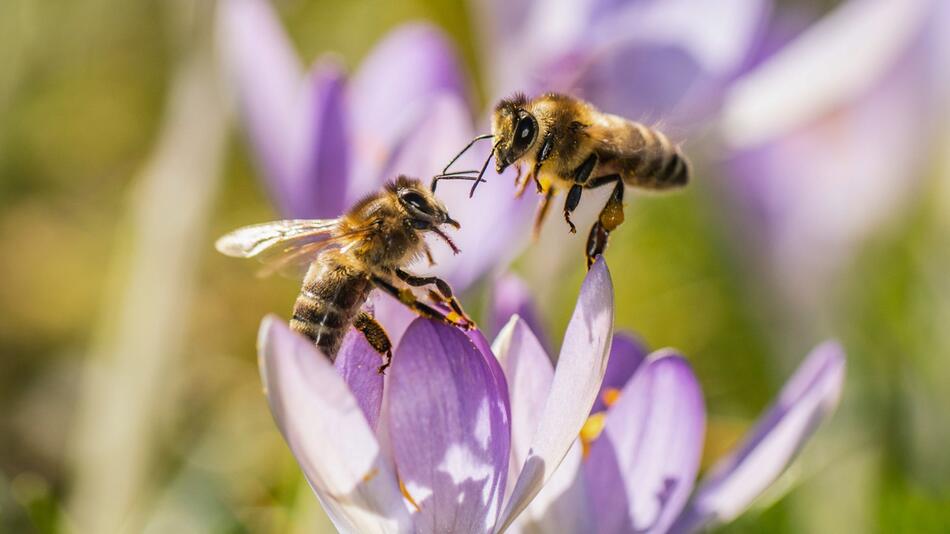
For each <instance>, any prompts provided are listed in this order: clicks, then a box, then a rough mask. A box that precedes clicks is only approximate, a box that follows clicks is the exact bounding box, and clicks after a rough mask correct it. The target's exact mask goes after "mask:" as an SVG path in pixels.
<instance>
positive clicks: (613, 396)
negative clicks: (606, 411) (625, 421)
mask: <svg viewBox="0 0 950 534" xmlns="http://www.w3.org/2000/svg"><path fill="white" fill-rule="evenodd" d="M600 398H601V399H603V401H604V404H605V405H606V406H607V407H608V408H610V407H611V406H613V405H614V403H616V402H617V400H619V399H620V390H619V389H617V388H607V389H605V390H604V393H603V395H601V396H600Z"/></svg>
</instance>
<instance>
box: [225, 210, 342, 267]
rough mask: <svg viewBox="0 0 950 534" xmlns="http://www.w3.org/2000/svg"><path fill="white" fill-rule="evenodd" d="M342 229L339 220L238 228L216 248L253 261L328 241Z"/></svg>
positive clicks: (268, 223)
mask: <svg viewBox="0 0 950 534" xmlns="http://www.w3.org/2000/svg"><path fill="white" fill-rule="evenodd" d="M338 226H339V219H289V220H283V221H272V222H266V223H262V224H254V225H251V226H244V227H242V228H238V229H237V230H234V231H233V232H230V233H227V234H225V235H224V236H222V237H221V238H220V239H218V240H217V241H216V242H215V244H214V248H216V249H218V252H220V253H222V254H224V255H226V256H232V257H235V258H254V257H257V256H260V255H261V254H263V253H265V252H267V251H270V250H272V249H274V248H275V247H280V248H287V247H291V248H295V245H297V246H299V245H303V244H306V243H312V242H314V241H321V240H326V239H328V238H330V237H332V235H333V231H334V230H335V229H336V228H337V227H338Z"/></svg>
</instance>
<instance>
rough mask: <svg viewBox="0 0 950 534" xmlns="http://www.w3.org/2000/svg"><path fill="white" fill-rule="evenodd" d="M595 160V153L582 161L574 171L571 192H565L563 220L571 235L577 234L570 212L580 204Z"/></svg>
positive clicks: (595, 163)
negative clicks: (569, 228)
mask: <svg viewBox="0 0 950 534" xmlns="http://www.w3.org/2000/svg"><path fill="white" fill-rule="evenodd" d="M597 160H598V157H597V153H596V152H591V154H590V155H589V156H587V158H585V159H584V162H583V163H581V164H580V165H579V166H578V167H577V168H576V169H574V185H572V186H571V190H570V191H568V192H567V199H565V201H564V220H565V221H567V224H569V225H570V227H571V233H572V234H576V233H577V227H576V226H574V223H573V222H571V212H573V211H574V210H575V209H577V205H578V204H580V202H581V193H583V190H584V188H585V187H587V179H588V178H590V174H591V173H592V172H594V167H596V166H597Z"/></svg>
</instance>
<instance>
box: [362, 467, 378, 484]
mask: <svg viewBox="0 0 950 534" xmlns="http://www.w3.org/2000/svg"><path fill="white" fill-rule="evenodd" d="M378 474H379V469H377V468H375V467H374V468H372V469H370V470H369V471H367V472H366V474H365V475H363V482H369V481H370V480H373V479H374V478H376V475H378Z"/></svg>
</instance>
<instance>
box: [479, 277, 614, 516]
mask: <svg viewBox="0 0 950 534" xmlns="http://www.w3.org/2000/svg"><path fill="white" fill-rule="evenodd" d="M613 311H614V295H613V283H612V282H611V280H610V272H609V271H608V270H607V265H606V264H605V263H604V260H603V258H599V259H598V260H597V261H596V262H594V265H593V266H592V267H591V269H590V271H588V273H587V278H585V279H584V284H583V285H582V286H581V291H580V294H579V296H578V301H577V306H576V307H575V308H574V314H573V315H572V316H571V321H570V323H568V325H567V330H566V331H565V333H564V341H563V343H562V346H561V354H560V357H559V358H558V363H557V368H556V369H555V371H554V379H553V380H552V382H551V393H550V394H549V396H548V399H547V402H546V404H545V406H544V411H543V412H542V414H541V417H540V418H539V420H538V428H537V430H536V431H535V434H534V437H533V438H532V439H531V447H530V449H529V453H528V456H527V458H526V459H525V462H524V466H523V467H522V469H521V473H520V474H519V475H518V481H517V483H516V484H515V487H514V489H513V490H512V492H511V495H510V496H509V497H508V502H507V504H506V505H505V512H504V514H502V516H501V518H499V523H498V524H499V526H500V530H504V529H505V528H507V527H508V526H509V525H510V524H511V522H512V521H514V519H515V518H516V517H517V516H518V514H520V513H521V512H522V511H523V510H524V509H525V508H526V507H527V506H528V504H529V503H530V502H531V499H533V498H534V496H535V495H537V494H538V492H539V491H540V490H541V487H542V486H544V484H545V483H546V482H547V481H548V479H550V478H551V474H552V473H553V472H554V471H555V470H556V469H557V467H558V465H560V463H561V460H563V459H564V456H565V455H566V454H567V452H568V450H569V449H570V447H571V445H572V444H573V443H574V441H575V439H576V438H577V435H578V433H579V432H580V430H581V427H582V426H583V425H584V421H586V419H587V416H588V414H589V413H590V408H591V406H593V405H594V400H595V398H596V396H597V391H598V390H599V389H600V384H601V381H602V380H603V378H604V373H605V372H606V370H607V357H608V356H609V354H610V340H611V338H612V337H613V322H614V314H613Z"/></svg>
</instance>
